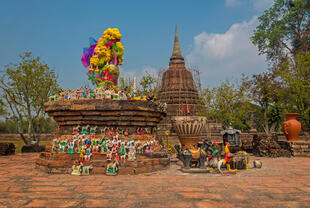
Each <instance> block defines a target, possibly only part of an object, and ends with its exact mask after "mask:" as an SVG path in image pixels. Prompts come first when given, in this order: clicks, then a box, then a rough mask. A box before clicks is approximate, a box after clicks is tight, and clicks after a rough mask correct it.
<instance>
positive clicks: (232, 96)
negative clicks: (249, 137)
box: [199, 81, 251, 130]
mask: <svg viewBox="0 0 310 208" xmlns="http://www.w3.org/2000/svg"><path fill="white" fill-rule="evenodd" d="M200 103H202V104H203V108H202V111H200V112H199V114H200V115H203V116H206V117H207V119H208V120H215V121H221V122H223V127H224V128H227V127H229V126H230V125H232V127H234V128H237V129H241V130H248V129H250V127H251V123H250V113H249V106H250V103H249V101H248V99H247V98H246V97H245V96H244V92H243V89H242V88H240V86H238V85H236V84H234V83H231V82H229V81H226V82H222V83H221V85H220V86H219V87H214V88H211V89H208V88H206V89H203V90H202V92H201V101H200Z"/></svg>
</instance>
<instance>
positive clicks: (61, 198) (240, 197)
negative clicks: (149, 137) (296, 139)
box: [0, 154, 310, 208]
mask: <svg viewBox="0 0 310 208" xmlns="http://www.w3.org/2000/svg"><path fill="white" fill-rule="evenodd" d="M37 157H38V154H18V155H14V156H3V157H0V176H1V177H0V207H154V208H161V207H197V208H198V207H216V208H220V207H281V208H282V207H310V174H309V172H310V158H260V159H261V160H262V161H263V168H262V169H251V168H250V170H248V171H244V170H243V171H239V172H238V173H237V174H236V175H230V176H221V175H218V174H185V173H181V172H180V171H178V170H177V169H178V168H179V166H177V165H172V166H171V168H170V169H169V170H165V171H161V172H157V173H153V174H150V175H144V174H142V175H130V176H126V175H120V176H105V175H90V176H71V175H48V174H46V173H43V172H39V171H38V170H37V169H34V166H35V164H34V161H35V159H36V158H37ZM253 158H254V157H251V161H252V159H253ZM250 167H252V165H251V166H250Z"/></svg>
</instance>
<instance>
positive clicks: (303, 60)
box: [276, 52, 310, 131]
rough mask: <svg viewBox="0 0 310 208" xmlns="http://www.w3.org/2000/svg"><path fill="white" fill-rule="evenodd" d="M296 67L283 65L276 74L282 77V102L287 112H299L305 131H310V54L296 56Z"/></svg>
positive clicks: (287, 64) (287, 63)
mask: <svg viewBox="0 0 310 208" xmlns="http://www.w3.org/2000/svg"><path fill="white" fill-rule="evenodd" d="M295 63H296V66H295V67H292V65H290V63H289V62H286V63H284V64H283V66H282V67H281V69H278V70H277V71H276V73H277V74H278V75H279V76H280V77H281V81H282V85H283V88H282V89H281V91H280V96H281V100H282V103H283V106H284V108H285V110H286V112H297V113H299V114H300V115H301V117H302V125H303V128H304V129H305V130H308V131H309V130H310V52H307V53H306V54H305V55H303V54H298V55H296V56H295Z"/></svg>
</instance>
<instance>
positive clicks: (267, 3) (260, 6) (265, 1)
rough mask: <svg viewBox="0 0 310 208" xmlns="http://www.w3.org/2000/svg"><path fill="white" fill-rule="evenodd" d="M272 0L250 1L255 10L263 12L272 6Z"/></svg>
mask: <svg viewBox="0 0 310 208" xmlns="http://www.w3.org/2000/svg"><path fill="white" fill-rule="evenodd" d="M273 1H274V0H252V4H253V7H254V9H255V10H257V11H263V10H265V9H267V8H269V7H271V6H272V4H273Z"/></svg>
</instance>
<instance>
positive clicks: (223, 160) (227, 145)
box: [217, 142, 236, 174]
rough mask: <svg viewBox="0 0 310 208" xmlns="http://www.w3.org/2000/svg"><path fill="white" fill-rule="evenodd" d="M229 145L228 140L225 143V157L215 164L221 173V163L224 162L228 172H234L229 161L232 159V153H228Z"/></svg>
mask: <svg viewBox="0 0 310 208" xmlns="http://www.w3.org/2000/svg"><path fill="white" fill-rule="evenodd" d="M229 146H230V144H229V143H228V142H226V145H225V149H224V150H225V158H224V159H222V160H220V161H219V162H218V165H217V169H218V170H219V171H220V173H221V174H223V172H222V171H221V166H222V164H224V165H225V164H226V168H227V170H228V171H229V172H234V171H233V170H232V169H231V168H230V163H229V162H230V161H231V159H232V157H233V155H232V154H231V153H230V151H229ZM235 171H236V170H235Z"/></svg>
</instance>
